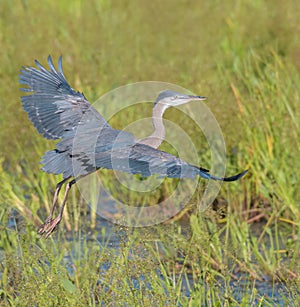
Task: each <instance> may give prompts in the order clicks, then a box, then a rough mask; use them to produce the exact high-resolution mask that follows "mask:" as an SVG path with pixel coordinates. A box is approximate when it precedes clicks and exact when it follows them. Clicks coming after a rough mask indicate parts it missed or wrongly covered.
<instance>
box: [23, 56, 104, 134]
mask: <svg viewBox="0 0 300 307" xmlns="http://www.w3.org/2000/svg"><path fill="white" fill-rule="evenodd" d="M35 63H36V66H37V67H38V69H37V68H34V67H24V68H23V69H22V70H21V74H20V76H19V82H20V83H21V84H23V85H25V86H27V87H26V88H21V90H22V91H23V92H26V93H31V94H30V95H27V96H22V97H21V100H22V104H23V108H24V110H25V111H26V112H27V113H28V116H29V119H30V120H31V122H32V123H33V125H34V126H35V128H36V129H37V131H38V132H39V133H40V134H42V135H43V136H44V137H45V138H47V139H59V138H63V135H64V134H65V133H66V132H68V131H71V130H73V131H75V130H76V128H77V127H78V125H79V123H80V121H81V119H82V118H83V116H84V115H85V114H86V113H87V112H90V113H89V118H90V116H92V117H94V118H95V119H96V124H97V125H98V126H100V127H101V126H103V125H107V126H108V124H107V122H106V121H105V119H104V118H103V117H102V116H101V115H100V114H99V113H98V112H97V111H96V110H95V109H94V108H93V107H92V106H91V104H90V103H89V102H88V101H87V99H86V98H85V96H84V94H83V93H80V92H77V91H75V90H74V89H72V88H71V86H70V85H69V83H68V82H67V80H66V78H65V76H64V73H63V69H62V57H60V58H59V60H58V68H59V71H57V70H56V69H55V66H54V64H53V61H52V59H51V57H50V56H49V57H48V65H49V68H50V70H47V69H46V68H45V67H43V66H42V65H41V64H40V63H39V62H38V61H37V60H36V61H35Z"/></svg>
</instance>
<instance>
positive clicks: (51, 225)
mask: <svg viewBox="0 0 300 307" xmlns="http://www.w3.org/2000/svg"><path fill="white" fill-rule="evenodd" d="M85 176H86V175H82V176H78V177H77V178H75V179H73V180H71V181H69V182H68V183H67V186H66V192H65V196H64V199H63V202H62V204H61V208H60V211H59V214H58V215H57V217H56V218H55V219H54V220H52V217H51V221H50V223H48V224H47V225H45V226H44V227H43V229H42V232H40V231H39V233H40V234H45V237H46V238H47V237H48V236H49V235H50V234H51V233H52V232H53V231H54V230H55V228H56V227H57V226H58V224H59V223H60V221H61V219H62V215H63V212H64V208H65V205H66V202H67V198H68V194H69V191H70V189H71V187H72V185H73V184H74V183H76V182H77V181H78V180H79V179H81V178H83V177H85Z"/></svg>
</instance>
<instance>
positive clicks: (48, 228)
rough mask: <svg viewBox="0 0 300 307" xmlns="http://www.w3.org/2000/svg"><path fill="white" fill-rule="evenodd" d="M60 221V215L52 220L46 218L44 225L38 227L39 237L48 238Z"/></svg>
mask: <svg viewBox="0 0 300 307" xmlns="http://www.w3.org/2000/svg"><path fill="white" fill-rule="evenodd" d="M60 221H61V216H60V215H58V216H57V217H56V218H55V219H54V220H52V218H49V217H48V218H47V219H46V221H45V223H44V224H43V225H41V226H40V227H39V229H38V234H39V235H41V236H43V235H45V238H48V237H49V236H50V234H51V233H52V232H53V231H54V230H55V229H56V228H57V226H58V224H59V222H60Z"/></svg>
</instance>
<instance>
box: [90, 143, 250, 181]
mask: <svg viewBox="0 0 300 307" xmlns="http://www.w3.org/2000/svg"><path fill="white" fill-rule="evenodd" d="M116 145H117V146H114V147H113V149H110V150H108V151H106V150H102V147H101V146H97V147H96V151H95V166H96V168H101V167H103V168H108V169H114V170H119V171H123V172H126V173H130V174H140V175H142V176H144V177H148V176H151V175H155V174H156V175H158V176H159V177H168V178H195V177H196V176H200V177H202V178H205V179H213V180H222V181H235V180H238V179H240V178H241V177H243V176H244V175H245V174H246V173H247V170H246V171H243V172H241V173H239V174H237V175H234V176H231V177H225V178H220V177H216V176H214V175H211V174H210V173H209V171H208V170H207V169H204V168H201V167H198V166H194V165H191V164H189V163H186V162H185V161H183V160H181V159H179V158H177V157H175V156H173V155H171V154H169V153H167V152H164V151H160V150H157V149H155V148H152V147H150V146H148V145H144V144H139V143H136V144H135V145H133V146H127V147H126V146H125V147H123V146H121V147H118V143H116ZM85 161H86V160H85Z"/></svg>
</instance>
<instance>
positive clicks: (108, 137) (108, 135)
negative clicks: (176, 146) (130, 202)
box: [19, 56, 248, 237]
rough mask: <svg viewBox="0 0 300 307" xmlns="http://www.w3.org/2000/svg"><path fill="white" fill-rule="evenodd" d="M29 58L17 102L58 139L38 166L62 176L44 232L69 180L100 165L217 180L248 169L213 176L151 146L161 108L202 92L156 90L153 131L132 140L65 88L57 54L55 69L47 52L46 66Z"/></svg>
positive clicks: (156, 141)
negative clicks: (61, 192) (184, 92)
mask: <svg viewBox="0 0 300 307" xmlns="http://www.w3.org/2000/svg"><path fill="white" fill-rule="evenodd" d="M35 64H36V66H37V68H35V67H23V69H22V70H21V74H20V75H19V82H20V83H21V84H22V85H25V86H26V87H23V88H21V91H23V92H26V93H27V95H25V96H22V97H21V101H22V105H23V108H24V110H25V111H26V112H27V113H28V117H29V119H30V120H31V122H32V123H33V125H34V127H35V128H36V129H37V131H38V132H39V133H40V134H42V135H43V136H44V137H45V138H46V139H49V140H60V141H59V142H58V143H57V144H56V148H55V149H53V150H50V151H48V152H46V153H45V154H44V156H43V157H42V160H41V163H42V164H43V167H42V170H43V171H45V172H47V173H52V174H62V175H63V180H62V181H60V182H59V183H58V184H57V186H56V190H55V193H54V197H53V202H52V207H51V210H50V214H49V216H48V217H47V219H46V220H45V223H44V224H43V225H41V226H40V227H39V230H38V232H39V234H40V235H45V236H46V237H48V236H49V235H50V234H51V233H52V232H53V231H54V229H55V228H56V227H57V226H58V224H59V223H60V221H61V219H62V214H63V210H64V207H65V204H66V201H67V196H68V193H69V190H70V189H71V187H72V185H74V184H75V183H76V182H77V181H78V180H79V179H81V178H82V177H85V176H87V175H89V174H90V173H93V172H95V171H97V170H98V169H101V168H106V169H114V170H118V171H123V172H126V173H129V174H140V175H141V176H143V177H148V176H151V175H154V174H156V175H158V176H159V177H168V178H195V177H197V176H200V177H202V178H205V179H213V180H222V181H235V180H238V179H240V178H241V177H243V176H244V175H245V174H246V173H247V171H248V170H245V171H243V172H241V173H239V174H237V175H234V176H231V177H225V178H220V177H216V176H214V175H211V174H210V173H209V171H208V170H207V169H204V168H201V167H198V166H194V165H191V164H189V163H187V162H185V161H183V160H181V159H179V158H177V157H176V156H174V155H171V154H169V153H167V152H164V151H161V150H158V149H157V148H158V147H159V145H160V144H161V142H162V140H163V138H164V136H165V130H164V126H163V123H162V116H163V113H164V112H165V110H166V109H167V108H168V107H171V106H177V105H180V104H184V103H188V102H190V101H194V100H204V99H205V97H203V96H194V95H186V94H181V93H177V92H174V91H170V90H165V91H163V92H161V93H160V94H159V95H158V97H157V99H156V101H155V104H154V107H153V118H152V121H153V127H154V132H153V134H152V135H150V136H149V137H147V138H145V139H142V140H137V139H136V138H135V137H134V136H133V134H131V133H129V132H126V131H122V130H116V129H114V128H112V127H111V126H110V125H109V124H108V122H107V121H106V120H105V119H104V118H103V117H102V116H101V115H100V114H99V112H98V111H97V110H96V109H95V108H94V107H93V106H92V105H91V104H90V103H89V102H88V100H87V99H86V97H85V96H84V94H83V93H80V92H78V91H75V90H74V89H73V88H71V86H70V85H69V83H68V81H67V80H66V78H65V76H64V73H63V69H62V57H60V58H59V60H58V70H57V69H56V68H55V67H54V64H53V61H52V59H51V57H50V56H49V57H48V65H49V68H48V69H46V68H45V67H43V66H42V65H41V64H40V63H39V62H38V61H37V60H35ZM75 138H76V140H75ZM64 184H66V191H65V196H64V199H63V202H62V204H61V208H60V210H59V214H58V215H57V216H56V217H55V218H53V215H54V209H55V207H56V205H57V200H58V195H59V192H60V190H61V188H62V186H63V185H64Z"/></svg>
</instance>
